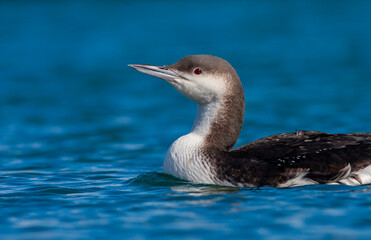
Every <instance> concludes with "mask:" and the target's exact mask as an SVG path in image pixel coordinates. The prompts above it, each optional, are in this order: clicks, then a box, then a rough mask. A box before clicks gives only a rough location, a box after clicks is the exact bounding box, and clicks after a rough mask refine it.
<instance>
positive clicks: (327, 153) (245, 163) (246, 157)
mask: <svg viewBox="0 0 371 240" xmlns="http://www.w3.org/2000/svg"><path fill="white" fill-rule="evenodd" d="M228 155H229V156H228V158H229V159H228V162H229V165H230V167H227V166H225V167H224V170H223V172H224V174H226V175H230V176H232V179H233V180H234V181H236V182H252V185H254V184H256V185H270V186H277V185H279V184H282V183H283V182H286V181H288V180H290V179H292V178H294V177H297V176H298V174H301V173H305V175H306V178H307V179H308V180H309V181H314V182H316V183H331V182H336V181H337V180H339V179H341V177H342V176H344V175H346V174H348V175H349V173H351V172H355V171H358V170H360V169H364V168H366V167H367V166H369V165H371V133H356V134H327V133H323V132H316V131H298V132H296V133H287V134H277V135H273V136H269V137H265V138H262V139H259V140H257V141H255V142H252V143H250V144H247V145H245V146H242V147H239V148H236V149H234V150H232V151H230V152H229V154H228ZM236 168H242V171H241V172H240V174H239V173H236V171H237V172H238V170H237V169H236ZM243 168H248V169H249V171H246V170H247V169H245V170H243ZM252 170H253V171H252ZM243 172H246V173H247V172H249V173H252V174H250V176H247V175H246V174H241V173H243ZM255 172H256V175H254V173H255ZM251 175H252V176H251ZM355 177H356V176H355ZM244 179H245V180H244ZM246 180H247V181H246Z"/></svg>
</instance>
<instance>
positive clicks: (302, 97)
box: [0, 0, 371, 239]
mask: <svg viewBox="0 0 371 240" xmlns="http://www.w3.org/2000/svg"><path fill="white" fill-rule="evenodd" d="M370 12H371V2H370V1H367V0H364V1H361V0H360V1H345V0H340V1H273V0H272V1H258V0H256V1H81V0H77V1H42V0H39V1H5V0H2V1H0V166H1V169H0V172H1V177H0V181H2V183H0V184H2V190H0V192H1V193H2V194H3V198H2V199H3V201H2V202H1V205H0V207H1V209H2V210H1V213H0V215H2V217H1V218H0V219H1V220H0V226H1V228H2V229H7V230H5V231H3V230H2V232H3V233H0V236H1V234H2V236H3V237H8V238H12V237H25V238H27V237H38V238H39V237H41V236H43V237H45V238H49V237H58V236H59V237H60V236H64V235H63V234H64V233H63V229H66V228H67V229H70V232H71V235H68V236H69V237H71V238H73V237H76V236H77V237H81V236H83V237H89V236H90V237H91V236H92V235H89V231H90V230H89V229H91V228H95V230H94V231H95V234H98V236H104V235H105V234H106V233H107V232H106V231H108V230H107V229H109V227H107V226H111V227H112V223H116V224H117V225H115V226H116V228H114V229H112V228H111V229H110V230H109V231H110V232H116V233H120V234H121V235H120V234H119V235H117V236H120V237H125V236H126V237H128V236H129V237H138V239H140V238H141V237H148V236H161V234H160V232H161V229H162V230H163V231H164V233H167V232H169V229H168V228H166V226H165V225H163V226H162V225H161V226H162V227H163V228H161V227H160V228H158V229H157V230H156V231H155V230H154V229H153V226H156V225H151V224H150V223H149V225H145V226H142V227H147V231H143V232H142V233H141V234H139V233H136V232H135V231H134V232H130V231H126V234H127V235H125V233H124V232H123V231H122V229H135V227H138V225H137V224H138V223H143V222H146V221H149V220H151V219H152V220H153V218H152V217H153V216H155V215H156V214H158V212H155V213H154V212H151V211H150V210H148V209H146V210H143V209H142V210H143V211H149V212H141V214H142V216H146V217H144V219H138V218H135V217H133V215H130V216H129V215H128V216H127V215H125V213H127V214H129V213H131V214H134V215H135V213H136V212H135V211H139V210H138V208H134V207H133V205H131V204H134V203H133V201H128V202H125V199H126V200H127V199H128V198H129V199H136V200H137V201H138V203H140V204H142V205H143V204H144V205H145V204H146V203H147V204H150V205H151V206H157V210H158V209H162V207H165V206H168V205H167V203H166V204H165V203H164V202H162V203H163V204H164V205H161V203H158V202H156V200H152V201H155V202H150V203H148V201H149V199H147V198H143V199H140V198H139V197H138V196H136V195H135V196H132V198H130V197H128V196H129V195H127V192H125V193H123V192H122V191H124V190H123V189H125V191H134V190H135V191H139V192H140V191H143V192H142V194H145V192H146V191H148V189H147V185H146V184H148V182H153V181H154V182H156V181H158V179H159V178H160V179H162V178H163V176H158V175H156V174H155V175H154V176H152V175H151V176H150V177H149V179H147V180H143V181H144V183H143V182H141V183H140V184H144V186H143V185H140V184H139V187H138V185H134V186H133V185H131V183H128V182H125V181H130V179H133V178H134V179H135V178H136V177H137V176H138V175H139V176H142V175H141V174H146V173H148V172H161V167H162V159H163V157H164V155H165V153H166V150H167V148H168V146H169V145H170V144H171V143H172V142H173V141H174V140H175V139H176V138H178V137H179V136H180V135H182V134H186V133H187V132H188V131H189V130H190V128H191V126H192V123H193V119H194V117H195V113H196V104H195V103H193V102H192V101H191V100H188V99H186V98H185V97H184V96H182V95H181V94H180V93H178V92H176V91H175V90H174V89H172V87H171V86H170V85H169V84H167V83H165V81H162V80H160V79H155V78H153V77H149V76H146V75H143V74H140V73H138V72H136V71H134V70H132V69H130V68H128V67H127V64H130V63H143V64H154V65H165V64H171V63H174V62H176V61H178V60H179V59H180V58H181V57H183V56H185V55H192V54H210V55H216V56H219V57H222V58H224V59H226V60H228V61H229V62H230V63H231V64H232V65H233V66H234V67H235V68H236V70H237V72H238V73H239V75H240V78H241V81H242V83H243V85H244V88H245V96H246V117H245V124H244V127H243V131H242V133H241V138H240V140H239V142H238V143H237V145H242V144H245V143H247V142H249V141H253V140H255V139H257V138H260V137H264V136H267V135H271V134H276V133H282V132H292V131H296V130H301V129H303V130H318V131H325V132H342V133H350V132H367V131H371V126H370V123H371V94H370V93H371V57H370V56H371V31H370V29H371V14H370ZM145 176H147V175H145ZM147 177H148V176H147ZM165 180H166V178H165ZM165 180H164V181H165ZM166 181H171V180H169V179H167V180H166ZM166 181H165V182H166ZM172 181H174V180H172ZM125 184H126V185H125ZM154 185H155V186H156V184H154ZM152 187H153V186H152ZM138 189H139V190H138ZM156 189H157V188H156ZM107 191H108V192H107ZM112 191H113V192H114V191H116V192H114V193H116V195H115V197H117V198H115V197H113V195H114V194H113V193H112ZM157 191H160V192H161V191H163V192H165V193H166V194H170V193H171V194H174V193H173V192H172V190H170V189H168V188H165V189H164V188H162V187H159V188H158V189H157ZM88 193H89V194H88ZM71 194H72V195H73V198H69V197H68V196H72V195H71ZM86 194H88V195H89V196H90V198H89V197H87V196H86ZM94 196H95V197H94ZM142 196H145V195H142ZM25 198H28V201H25ZM61 198H63V200H61ZM100 198H103V199H104V201H103V200H102V199H101V200H98V199H100ZM42 199H43V200H42ZM76 199H79V200H80V201H82V202H83V199H85V200H86V204H91V203H92V202H96V201H98V202H99V203H102V202H107V201H108V202H110V203H111V204H112V205H110V206H106V205H102V207H101V208H99V207H97V206H94V207H90V208H89V207H87V206H86V205H83V206H82V205H79V203H81V202H79V203H77V202H74V201H77V200H76ZM117 199H120V200H117ZM138 199H140V200H138ZM209 200H210V199H209ZM229 200H230V201H232V200H231V199H229ZM229 200H228V201H229ZM100 201H102V202H100ZM141 201H142V202H141ZM228 201H227V202H228ZM211 202H212V203H214V204H217V203H216V202H215V201H211ZM227 202H224V203H221V204H222V205H223V204H227ZM156 204H157V205H156ZM254 204H255V203H254ZM116 205H117V206H118V205H119V206H120V207H122V206H127V208H123V209H121V210H118V209H119V208H118V207H117V208H116ZM21 206H23V207H21ZM66 206H69V207H66ZM113 206H115V208H114V209H116V210H115V211H113V210H112V209H113ZM129 206H131V207H133V208H131V207H129ZM111 207H112V208H111ZM213 207H215V205H213ZM223 207H225V205H223ZM41 208H43V209H46V210H45V211H46V212H48V211H49V213H50V214H49V215H48V214H47V213H46V212H43V211H39V210H34V211H30V209H41ZM66 209H67V210H66ZM165 209H167V208H166V207H165ZM165 209H162V210H163V211H164V214H165V215H166V214H170V216H173V215H176V214H179V212H176V211H175V210H174V211H175V212H171V213H169V212H166V210H165ZM209 210H210V209H209ZM353 210H354V209H353ZM69 211H71V212H69ZM131 211H133V212H131ZM197 211H198V212H199V213H201V215H203V216H206V217H205V219H203V221H197V219H198V218H197V217H194V216H193V215H186V216H185V215H184V217H185V218H186V219H188V220H189V221H188V222H187V221H186V222H182V224H183V225H182V226H189V227H190V229H192V226H193V225H192V224H191V223H192V222H194V223H197V226H198V227H199V228H200V229H201V230H202V229H204V230H205V231H206V230H207V229H210V228H212V229H220V228H219V227H221V229H222V230H220V231H222V233H220V234H224V236H226V237H227V236H233V235H228V234H231V231H232V230H231V229H234V227H235V226H236V225H234V224H235V222H233V220H232V219H235V217H236V216H233V217H231V219H229V218H228V217H226V216H222V218H223V219H219V220H220V222H219V225H213V224H214V223H215V222H218V217H217V216H216V215H212V216H211V215H207V214H203V213H202V211H203V209H198V210H197ZM311 211H312V212H313V209H312V210H311ZM360 211H361V210H360ZM102 212H103V213H104V214H106V215H104V214H103V213H102ZM113 212H114V213H113ZM102 214H103V215H102ZM116 214H117V215H116ZM172 214H173V215H172ZM193 214H194V212H193ZM241 214H243V215H245V214H246V212H245V213H241ZM267 214H268V213H267ZM314 214H315V213H314ZM318 214H319V213H318ZM345 214H346V212H345ZM72 215H77V216H78V217H77V218H76V219H71V216H72ZM118 216H120V217H121V218H120V217H118ZM156 216H157V215H156ZM166 216H167V215H166ZM207 216H209V217H210V218H208V217H207ZM267 216H269V214H268V215H267ZM300 217H301V218H300V219H301V221H302V223H303V225H295V224H294V222H296V220H294V221H291V220H290V221H286V222H284V223H280V224H283V225H285V226H286V227H287V228H282V229H285V231H286V232H287V233H296V234H298V232H302V230H303V229H304V228H305V229H307V228H306V226H308V224H310V223H312V222H310V221H309V222H310V223H308V222H305V221H304V220H303V219H302V217H303V216H302V215H300ZM316 217H317V215H316ZM211 218H212V219H211ZM81 219H90V220H91V219H96V221H97V222H94V221H90V222H89V221H88V220H86V221H85V222H84V221H83V220H81ZM262 219H265V218H262ZM270 219H272V216H270ZM315 219H317V218H315ZM157 220H158V219H157ZM157 220H153V221H154V222H161V221H162V220H163V221H165V220H166V221H169V219H167V218H165V220H164V219H160V220H158V221H157ZM228 220H230V222H228ZM250 220H251V221H255V220H256V219H250ZM317 220H318V219H317ZM115 221H116V222H115ZM170 221H171V222H172V224H173V225H174V226H172V225H171V226H172V227H171V229H172V231H173V233H174V232H175V233H174V234H175V235H174V236H178V235H177V234H178V233H177V232H176V229H178V227H179V226H180V225H179V222H177V218H170ZM224 221H226V222H224ZM359 221H360V219H356V220H355V221H354V224H356V223H357V222H359ZM242 222H243V221H242ZM123 223H125V224H123ZM71 224H72V225H71ZM130 224H131V225H130ZM153 224H154V223H153ZM184 224H185V225H184ZM187 224H188V225H187ZM189 224H191V225H189ZM223 224H224V225H223ZM261 224H262V225H264V221H263V220H262V222H261ZM290 224H293V225H290ZM316 224H319V225H320V224H322V222H321V221H320V222H315V221H314V223H313V226H312V227H313V228H312V229H315V226H316ZM341 224H345V223H341ZM341 224H340V225H336V224H335V227H334V228H333V229H334V231H333V232H332V233H328V232H326V229H322V230H323V231H325V233H326V234H330V235H329V236H333V235H331V234H335V236H336V234H337V232H338V230H337V227H336V226H340V227H339V229H340V228H347V227H349V229H352V226H353V225H352V224H353V223H350V225H345V226H344V225H341ZM319 225H318V226H319ZM117 226H121V227H122V228H120V227H117ZM277 226H278V227H277V228H275V227H273V228H270V227H269V226H266V229H265V230H264V229H263V230H262V231H260V230H259V231H260V232H254V234H257V236H266V237H267V236H270V235H269V234H280V233H282V232H281V231H280V230H279V228H280V225H277ZM100 227H101V228H100ZM167 227H169V225H167ZM252 227H253V228H254V226H252ZM255 227H256V226H255ZM358 227H359V226H358ZM187 229H188V228H185V229H184V228H183V230H182V233H183V234H185V236H192V235H187V234H191V232H190V231H191V230H189V231H188V232H187ZM295 229H296V230H297V231H298V232H295V231H296V230H295ZM142 230H143V229H142ZM201 230H200V231H201ZM307 230H308V229H307ZM91 231H93V230H91ZM246 231H248V230H246ZM251 231H252V230H251ZM308 231H309V230H308ZM349 231H351V230H349ZM349 231H348V233H349ZM170 232H171V231H170ZM201 232H202V231H201ZM155 233H158V234H159V235H153V234H155ZM351 233H352V232H351ZM358 233H359V234H361V235H355V236H356V237H357V236H367V234H368V233H369V232H368V233H367V232H366V233H367V234H366V235H362V234H365V232H362V231H358ZM22 234H23V235H22ZM84 234H85V235H84ZM99 234H101V235H99ZM151 234H152V235H151ZM220 234H218V235H216V236H223V235H220ZM264 234H268V235H264ZM352 234H353V233H352ZM209 236H211V235H209ZM237 236H238V235H237ZM271 236H272V235H271ZM274 236H277V235H274ZM353 236H354V235H353ZM286 237H287V236H286ZM286 239H287V238H286Z"/></svg>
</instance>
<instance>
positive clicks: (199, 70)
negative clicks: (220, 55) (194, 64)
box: [193, 68, 202, 75]
mask: <svg viewBox="0 0 371 240" xmlns="http://www.w3.org/2000/svg"><path fill="white" fill-rule="evenodd" d="M193 72H194V73H195V74H197V75H199V74H201V73H202V71H201V69H199V68H196V69H195V70H194V71H193Z"/></svg>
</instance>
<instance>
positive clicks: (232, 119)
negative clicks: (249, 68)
mask: <svg viewBox="0 0 371 240" xmlns="http://www.w3.org/2000/svg"><path fill="white" fill-rule="evenodd" d="M244 109H245V101H244V95H243V90H242V88H241V91H238V92H237V94H236V93H234V94H226V95H225V96H224V97H223V98H221V99H218V100H215V101H213V102H210V103H207V104H202V105H201V104H200V105H198V110H197V116H196V119H195V121H194V124H193V128H192V133H195V134H197V135H199V136H201V137H202V138H203V140H204V141H203V142H204V146H205V147H208V148H217V149H220V150H223V151H229V150H230V149H231V148H232V147H233V146H234V144H235V143H236V142H237V140H238V137H239V135H240V132H241V128H242V124H243V117H244Z"/></svg>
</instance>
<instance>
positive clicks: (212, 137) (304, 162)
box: [129, 55, 371, 187]
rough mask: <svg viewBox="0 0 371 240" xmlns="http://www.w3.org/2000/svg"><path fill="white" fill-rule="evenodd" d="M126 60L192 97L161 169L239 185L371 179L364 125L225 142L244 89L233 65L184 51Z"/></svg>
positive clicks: (233, 134) (238, 124) (233, 137)
mask: <svg viewBox="0 0 371 240" xmlns="http://www.w3.org/2000/svg"><path fill="white" fill-rule="evenodd" d="M129 66H131V67H133V68H134V69H136V70H138V71H140V72H143V73H146V74H149V75H152V76H156V77H159V78H162V79H164V80H166V81H167V82H169V83H170V84H171V85H173V86H174V87H175V89H177V90H178V91H180V92H181V93H183V94H184V95H185V96H187V97H188V98H190V99H192V100H194V101H195V102H197V103H198V111H197V116H196V119H195V122H194V124H193V127H192V130H191V132H190V133H189V134H187V135H184V136H182V137H180V138H179V139H177V140H176V141H175V142H174V143H173V144H172V145H171V146H170V148H169V150H168V152H167V154H166V157H165V160H164V165H163V171H164V172H165V173H168V174H170V175H173V176H175V177H178V178H181V179H185V180H189V181H192V182H196V183H204V184H217V185H227V186H239V187H260V186H273V187H291V186H301V185H309V184H347V185H360V184H368V183H371V133H355V134H327V133H322V132H316V131H297V132H295V133H286V134H277V135H273V136H269V137H265V138H262V139H259V140H257V141H254V142H252V143H249V144H246V145H244V146H242V147H239V148H236V149H232V147H233V146H234V144H235V143H236V141H237V139H238V137H239V134H240V132H241V128H242V123H243V117H244V108H245V102H244V92H243V88H242V84H241V82H240V80H239V77H238V75H237V73H236V71H235V70H234V68H233V67H232V66H231V65H230V64H229V63H228V62H227V61H225V60H223V59H221V58H218V57H214V56H210V55H192V56H187V57H184V58H182V59H181V60H180V61H178V62H177V63H175V64H172V65H168V66H152V65H141V64H131V65H129Z"/></svg>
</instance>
